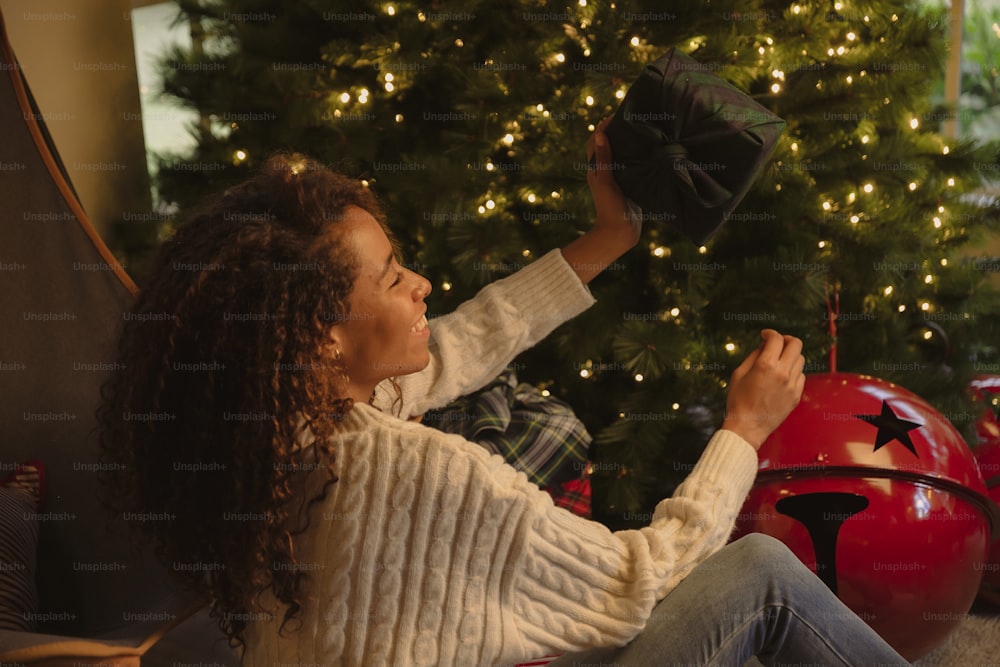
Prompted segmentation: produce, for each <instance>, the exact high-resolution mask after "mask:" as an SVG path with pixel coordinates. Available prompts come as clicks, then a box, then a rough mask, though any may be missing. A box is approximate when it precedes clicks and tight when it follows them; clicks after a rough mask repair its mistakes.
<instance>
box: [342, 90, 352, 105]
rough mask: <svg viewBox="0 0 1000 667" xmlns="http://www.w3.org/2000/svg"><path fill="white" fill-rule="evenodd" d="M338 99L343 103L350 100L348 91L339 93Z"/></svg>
mask: <svg viewBox="0 0 1000 667" xmlns="http://www.w3.org/2000/svg"><path fill="white" fill-rule="evenodd" d="M340 101H341V102H343V103H344V104H347V103H348V102H350V101H351V94H350V93H341V94H340Z"/></svg>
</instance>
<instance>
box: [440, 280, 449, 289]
mask: <svg viewBox="0 0 1000 667" xmlns="http://www.w3.org/2000/svg"><path fill="white" fill-rule="evenodd" d="M441 289H442V290H444V291H445V292H450V291H451V283H450V282H448V281H447V280H446V281H444V282H443V283H441Z"/></svg>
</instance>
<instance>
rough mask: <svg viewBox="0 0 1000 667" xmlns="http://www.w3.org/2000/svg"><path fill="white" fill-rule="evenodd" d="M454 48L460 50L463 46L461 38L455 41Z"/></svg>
mask: <svg viewBox="0 0 1000 667" xmlns="http://www.w3.org/2000/svg"><path fill="white" fill-rule="evenodd" d="M455 46H457V47H458V48H462V47H463V46H465V42H463V41H462V38H461V37H459V38H458V39H456V40H455Z"/></svg>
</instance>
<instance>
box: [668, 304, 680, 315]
mask: <svg viewBox="0 0 1000 667" xmlns="http://www.w3.org/2000/svg"><path fill="white" fill-rule="evenodd" d="M680 314H681V309H680V308H678V307H677V306H674V307H673V308H671V309H670V315H671V316H672V317H677V316H678V315H680Z"/></svg>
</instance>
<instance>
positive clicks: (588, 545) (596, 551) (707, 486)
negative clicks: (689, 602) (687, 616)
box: [510, 431, 757, 656]
mask: <svg viewBox="0 0 1000 667" xmlns="http://www.w3.org/2000/svg"><path fill="white" fill-rule="evenodd" d="M756 471H757V455H756V453H755V452H754V450H753V448H752V447H751V446H750V445H749V444H748V443H746V442H745V441H744V440H743V439H742V438H740V437H739V436H737V435H736V434H734V433H732V432H729V431H718V432H716V433H715V435H714V436H713V437H712V439H711V440H710V441H709V443H708V445H707V447H706V449H705V451H704V453H703V455H702V457H701V459H700V460H699V462H698V463H697V464H696V465H695V467H694V469H693V470H692V472H691V474H690V475H689V476H688V477H687V479H686V480H685V481H684V483H683V484H681V486H679V487H678V488H677V490H676V492H675V493H674V495H673V497H671V498H669V499H666V500H662V501H660V503H659V504H658V505H657V507H656V510H655V511H654V513H653V518H652V521H651V523H650V525H649V526H647V527H644V528H642V529H639V530H626V531H618V532H611V531H610V530H608V529H607V528H606V527H605V526H603V525H602V524H599V523H596V522H593V521H587V520H585V519H581V518H580V517H577V516H575V515H573V514H571V513H570V512H567V511H565V510H563V509H561V508H557V507H554V506H553V505H552V502H551V500H549V499H548V498H546V497H542V496H541V495H539V494H534V495H533V496H532V498H531V500H530V504H531V509H530V510H529V512H528V513H527V515H526V517H525V520H526V521H527V522H528V525H527V526H526V527H525V528H526V531H525V535H524V543H523V545H522V548H521V552H520V554H519V555H517V558H518V559H519V560H520V563H519V565H518V566H517V567H514V568H512V569H514V570H515V571H517V572H519V573H520V574H519V576H517V577H516V578H515V579H514V580H513V581H512V582H511V588H510V596H511V598H510V603H511V606H510V611H511V616H512V624H513V625H514V627H515V628H516V634H517V636H518V638H519V646H518V647H517V648H516V649H513V650H512V653H513V652H514V650H516V651H520V652H522V653H521V655H534V656H542V655H551V654H553V653H567V652H574V651H580V650H584V649H587V648H593V647H597V646H621V645H624V644H626V643H628V642H629V641H630V640H631V639H632V638H633V637H634V636H635V635H636V634H637V633H638V632H639V631H640V630H642V628H643V627H644V626H645V624H646V621H647V619H648V618H649V615H650V613H651V612H652V609H653V607H654V606H655V604H656V603H657V602H658V601H659V600H661V599H663V598H664V597H665V596H666V595H667V593H668V592H670V591H671V590H672V589H673V588H674V587H675V586H676V585H677V584H678V583H679V582H680V581H681V580H682V579H683V578H684V577H685V576H686V575H687V574H688V573H689V572H690V571H691V570H692V569H693V568H694V567H695V566H696V565H698V564H699V563H700V562H702V561H703V560H705V559H706V558H708V557H709V556H710V555H712V554H713V553H715V552H716V551H718V550H719V549H720V548H721V547H722V546H723V545H725V544H726V542H727V541H728V539H729V537H730V535H731V533H732V531H733V528H734V526H735V522H736V516H737V514H738V512H739V510H740V507H741V506H742V504H743V501H744V500H745V498H746V495H747V493H748V492H749V490H750V487H751V485H752V484H753V480H754V477H755V474H756ZM512 648H513V647H512Z"/></svg>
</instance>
